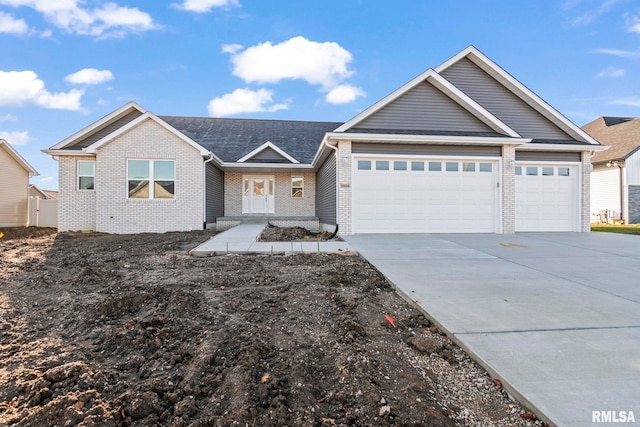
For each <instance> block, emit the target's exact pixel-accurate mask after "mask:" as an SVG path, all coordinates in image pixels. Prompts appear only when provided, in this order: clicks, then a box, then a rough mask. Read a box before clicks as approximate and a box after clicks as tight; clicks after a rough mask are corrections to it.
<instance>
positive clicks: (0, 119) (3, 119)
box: [0, 114, 18, 123]
mask: <svg viewBox="0 0 640 427" xmlns="http://www.w3.org/2000/svg"><path fill="white" fill-rule="evenodd" d="M17 121H18V118H17V117H16V116H14V115H13V114H5V115H4V116H0V123H2V122H17Z"/></svg>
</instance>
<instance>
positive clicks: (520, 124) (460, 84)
mask: <svg viewBox="0 0 640 427" xmlns="http://www.w3.org/2000/svg"><path fill="white" fill-rule="evenodd" d="M440 74H441V75H442V76H443V77H444V78H445V79H447V80H449V81H450V82H451V83H453V84H454V85H455V86H456V87H457V88H458V89H460V90H461V91H463V92H464V93H465V94H467V95H468V96H469V97H471V98H472V99H473V100H474V101H476V102H477V103H478V104H480V105H482V106H483V107H484V108H486V109H487V110H488V111H489V112H491V113H492V114H493V115H494V116H496V117H497V118H498V119H500V120H502V121H503V122H504V123H506V124H507V126H509V127H511V128H512V129H513V130H515V131H516V132H518V133H519V134H520V135H521V136H522V137H524V138H539V139H556V140H572V139H573V138H572V137H571V136H569V135H567V134H566V133H565V132H563V131H562V130H561V129H560V128H558V127H557V126H556V125H554V124H553V123H552V122H550V121H549V120H548V119H547V118H545V117H544V116H543V115H542V114H540V113H538V112H537V111H536V110H534V109H533V108H532V107H530V106H529V105H528V104H527V103H525V102H524V101H523V100H521V99H520V98H518V97H517V96H516V95H515V94H514V93H512V92H511V91H510V90H508V89H507V88H506V87H504V86H503V85H502V84H501V83H499V82H498V81H497V80H495V79H494V78H493V77H491V76H490V75H489V74H487V73H486V72H484V71H483V70H482V69H481V68H479V67H478V66H477V65H475V64H474V63H473V62H471V61H470V60H469V59H467V58H464V59H462V60H460V61H459V62H457V63H455V64H453V65H452V66H451V67H449V68H447V69H446V70H444V71H443V72H441V73H440Z"/></svg>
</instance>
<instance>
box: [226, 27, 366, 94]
mask: <svg viewBox="0 0 640 427" xmlns="http://www.w3.org/2000/svg"><path fill="white" fill-rule="evenodd" d="M352 59H353V57H352V56H351V54H350V53H349V52H348V51H347V50H346V49H344V48H343V47H342V46H340V45H339V44H338V43H334V42H324V43H318V42H313V41H310V40H307V39H305V38H304V37H294V38H292V39H289V40H287V41H284V42H282V43H279V44H275V45H274V44H271V42H265V43H261V44H258V45H256V46H251V47H249V48H247V49H245V50H244V51H239V50H238V51H237V52H234V53H233V54H232V57H231V62H232V63H233V65H234V68H233V74H234V75H235V76H238V77H240V78H241V79H242V80H244V81H245V82H247V83H252V82H255V83H278V82H279V81H281V80H285V79H300V80H305V81H306V82H308V83H310V84H312V85H321V86H322V87H323V88H325V89H327V90H330V89H332V88H334V87H335V86H337V85H338V84H339V83H340V82H342V81H343V80H345V79H346V78H348V77H350V76H351V75H352V74H353V72H352V71H351V70H349V68H348V65H349V63H350V62H351V61H352Z"/></svg>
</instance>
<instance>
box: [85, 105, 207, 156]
mask: <svg viewBox="0 0 640 427" xmlns="http://www.w3.org/2000/svg"><path fill="white" fill-rule="evenodd" d="M146 120H153V121H154V122H156V123H157V124H159V125H160V126H162V127H163V128H165V129H166V130H168V131H169V132H171V133H172V134H174V135H175V136H177V137H178V138H180V139H181V140H183V141H184V142H186V143H187V144H189V145H190V146H192V147H193V148H195V149H196V150H198V151H199V152H200V154H201V155H202V156H207V155H209V154H210V152H209V150H207V149H206V148H204V147H203V146H202V145H200V144H198V143H197V142H195V141H194V140H192V139H191V138H189V137H187V136H186V135H184V134H183V133H182V132H180V131H178V130H177V129H175V128H174V127H173V126H170V125H169V124H168V123H167V122H165V121H164V120H162V119H160V118H159V117H158V116H156V115H155V114H153V113H151V112H149V111H147V112H146V113H144V114H143V115H141V116H140V117H138V118H136V119H135V120H132V121H131V122H129V123H127V124H126V125H124V126H122V127H121V128H120V129H118V130H116V131H114V132H112V133H111V134H109V135H107V136H105V137H104V138H102V139H100V140H98V141H96V142H94V143H93V144H91V145H90V146H88V147H87V148H86V152H88V153H96V150H97V149H99V148H100V147H102V146H103V145H105V144H108V143H109V142H111V141H113V140H114V139H115V138H117V137H119V136H120V135H122V134H124V133H125V132H127V131H129V130H131V129H133V128H134V127H136V126H138V125H140V124H141V123H143V122H144V121H146Z"/></svg>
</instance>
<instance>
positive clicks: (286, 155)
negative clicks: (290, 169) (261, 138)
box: [238, 141, 300, 163]
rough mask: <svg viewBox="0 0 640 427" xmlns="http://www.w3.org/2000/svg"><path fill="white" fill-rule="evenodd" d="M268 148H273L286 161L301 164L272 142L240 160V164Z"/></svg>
mask: <svg viewBox="0 0 640 427" xmlns="http://www.w3.org/2000/svg"><path fill="white" fill-rule="evenodd" d="M267 148H271V149H272V150H273V151H275V152H276V153H278V154H280V155H281V156H282V157H284V158H285V159H287V160H289V161H290V162H291V163H300V162H299V161H297V160H296V159H295V158H293V157H292V156H290V155H289V154H287V153H286V152H285V151H284V150H283V149H281V148H280V147H278V146H277V145H275V144H274V143H272V142H271V141H267V142H265V143H264V144H262V145H261V146H259V147H258V148H256V149H255V150H253V151H251V152H250V153H248V154H246V155H244V156H243V157H242V158H241V159H239V160H238V162H239V163H242V162H246V161H247V160H249V159H250V158H252V157H253V156H255V155H256V154H258V153H261V152H262V151H264V150H266V149H267Z"/></svg>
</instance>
